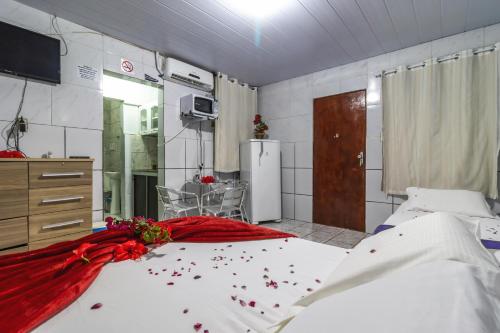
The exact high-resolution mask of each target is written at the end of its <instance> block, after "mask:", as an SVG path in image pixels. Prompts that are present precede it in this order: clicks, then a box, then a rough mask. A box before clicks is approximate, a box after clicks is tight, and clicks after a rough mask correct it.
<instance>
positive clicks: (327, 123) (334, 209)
mask: <svg viewBox="0 0 500 333" xmlns="http://www.w3.org/2000/svg"><path fill="white" fill-rule="evenodd" d="M365 137H366V92H365V91H364V90H362V91H354V92H349V93H344V94H340V95H335V96H327V97H322V98H317V99H315V100H314V162H313V163H314V169H313V170H314V177H313V192H314V199H313V200H314V207H313V215H314V219H313V221H314V223H319V224H326V225H331V226H335V227H340V228H348V229H353V230H359V231H365V163H364V162H365V160H366V156H365Z"/></svg>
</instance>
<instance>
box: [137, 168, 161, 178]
mask: <svg viewBox="0 0 500 333" xmlns="http://www.w3.org/2000/svg"><path fill="white" fill-rule="evenodd" d="M132 174H133V175H137V176H148V177H158V170H152V169H151V170H132Z"/></svg>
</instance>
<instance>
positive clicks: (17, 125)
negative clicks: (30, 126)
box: [1, 78, 28, 151]
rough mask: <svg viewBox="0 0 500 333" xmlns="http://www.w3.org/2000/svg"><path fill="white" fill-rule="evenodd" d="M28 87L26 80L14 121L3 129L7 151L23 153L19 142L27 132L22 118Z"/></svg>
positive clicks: (25, 80)
mask: <svg viewBox="0 0 500 333" xmlns="http://www.w3.org/2000/svg"><path fill="white" fill-rule="evenodd" d="M27 86H28V79H27V78H25V79H24V86H23V91H22V93H21V100H20V101H19V105H18V107H17V112H16V115H15V117H14V119H13V120H12V121H10V122H9V123H8V124H7V125H6V126H5V127H4V128H3V129H2V133H1V134H2V138H3V139H4V140H5V146H6V147H7V149H15V150H17V151H21V150H20V147H19V140H20V139H21V138H22V137H23V136H24V132H25V130H26V121H25V120H24V118H23V117H21V116H20V115H21V111H22V109H23V104H24V97H25V96H26V88H27ZM12 140H13V141H14V144H11V141H12Z"/></svg>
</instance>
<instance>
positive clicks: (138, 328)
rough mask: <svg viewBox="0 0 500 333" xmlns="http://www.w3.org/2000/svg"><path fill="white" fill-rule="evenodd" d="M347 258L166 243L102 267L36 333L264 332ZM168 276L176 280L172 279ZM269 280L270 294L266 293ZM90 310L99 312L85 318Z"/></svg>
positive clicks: (293, 243) (274, 246) (305, 248)
mask: <svg viewBox="0 0 500 333" xmlns="http://www.w3.org/2000/svg"><path fill="white" fill-rule="evenodd" d="M347 252H349V251H348V250H345V249H342V248H339V247H335V246H329V245H324V244H319V243H314V242H310V241H306V240H302V239H296V238H290V239H288V241H285V239H276V240H263V241H251V242H235V243H205V244H203V243H170V244H167V245H164V246H161V247H159V248H157V249H155V250H154V251H153V255H151V256H149V257H148V258H143V259H142V260H140V261H124V262H119V263H111V264H108V265H106V266H105V267H104V269H103V270H102V272H101V273H100V274H99V276H98V277H97V279H96V280H95V281H94V283H93V284H92V285H91V286H90V288H89V289H88V290H87V291H86V292H85V293H84V294H83V295H82V296H81V297H80V298H79V299H78V300H77V301H75V302H74V303H73V304H71V305H70V306H69V307H67V308H66V309H65V310H63V311H62V312H60V313H59V314H57V315H56V316H55V317H53V318H52V319H50V320H49V321H47V322H45V323H44V324H43V325H41V326H40V327H38V328H37V329H36V330H35V332H38V333H40V332H50V333H58V332H61V333H67V332H72V333H78V332H81V333H88V332H110V333H112V332H175V333H184V332H189V333H191V332H195V329H194V325H195V324H196V323H200V324H202V327H201V329H200V330H199V331H198V332H204V330H208V331H207V332H212V333H215V332H228V333H232V332H243V333H245V332H267V329H268V327H269V326H271V325H272V324H273V323H275V322H276V321H278V320H279V319H281V318H282V316H284V315H285V314H286V313H287V311H288V309H289V307H290V306H291V304H293V303H294V302H295V301H297V300H298V299H300V298H301V297H302V296H304V295H307V294H309V293H310V292H311V291H312V290H316V289H317V288H319V286H320V285H321V284H322V283H323V281H324V280H325V279H326V278H327V277H328V276H329V275H330V273H332V271H333V270H334V269H335V268H336V267H337V265H338V264H339V263H340V262H341V261H342V260H343V259H344V258H345V257H346V256H347V255H348V254H347ZM214 258H217V259H216V260H213V259H214ZM179 259H180V260H179ZM215 267H217V268H215ZM164 269H166V271H163V270H164ZM149 270H151V271H149ZM174 270H175V271H177V272H178V273H180V274H182V275H181V276H176V277H174V276H172V274H173V272H174ZM233 273H236V275H233ZM197 275H199V276H200V277H199V278H198V279H195V277H196V276H197ZM265 275H267V276H268V279H266V278H265V277H264V276H265ZM271 280H273V281H276V282H277V283H278V288H277V289H275V288H273V286H272V285H271V286H269V287H268V286H266V282H270V281H271ZM284 281H287V282H288V283H285V282H284ZM169 282H173V283H174V284H173V285H167V283H169ZM308 288H311V289H310V290H309V291H308ZM231 296H235V297H236V300H233V299H232V298H231ZM240 300H242V301H244V302H245V303H246V305H245V306H242V305H241V304H240ZM252 301H254V302H255V306H254V307H252V306H250V304H251V303H250V302H252ZM96 303H101V304H102V307H101V308H99V309H95V310H92V309H91V307H92V305H94V304H96ZM252 304H253V303H252ZM276 304H279V307H278V306H277V305H276ZM184 310H187V313H183V312H184Z"/></svg>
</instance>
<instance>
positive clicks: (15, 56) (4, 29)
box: [0, 21, 61, 83]
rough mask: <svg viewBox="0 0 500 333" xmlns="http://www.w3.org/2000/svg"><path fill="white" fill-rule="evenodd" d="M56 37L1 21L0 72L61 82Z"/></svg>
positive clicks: (59, 58) (58, 47) (58, 48)
mask: <svg viewBox="0 0 500 333" xmlns="http://www.w3.org/2000/svg"><path fill="white" fill-rule="evenodd" d="M59 44H60V42H59V40H58V39H55V38H52V37H48V36H45V35H42V34H39V33H36V32H33V31H30V30H26V29H23V28H19V27H16V26H14V25H11V24H7V23H5V22H1V21H0V50H1V51H0V72H3V73H8V74H12V75H18V76H24V77H28V78H32V79H37V80H42V81H48V82H53V83H61V53H60V52H61V51H60V45H59Z"/></svg>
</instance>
